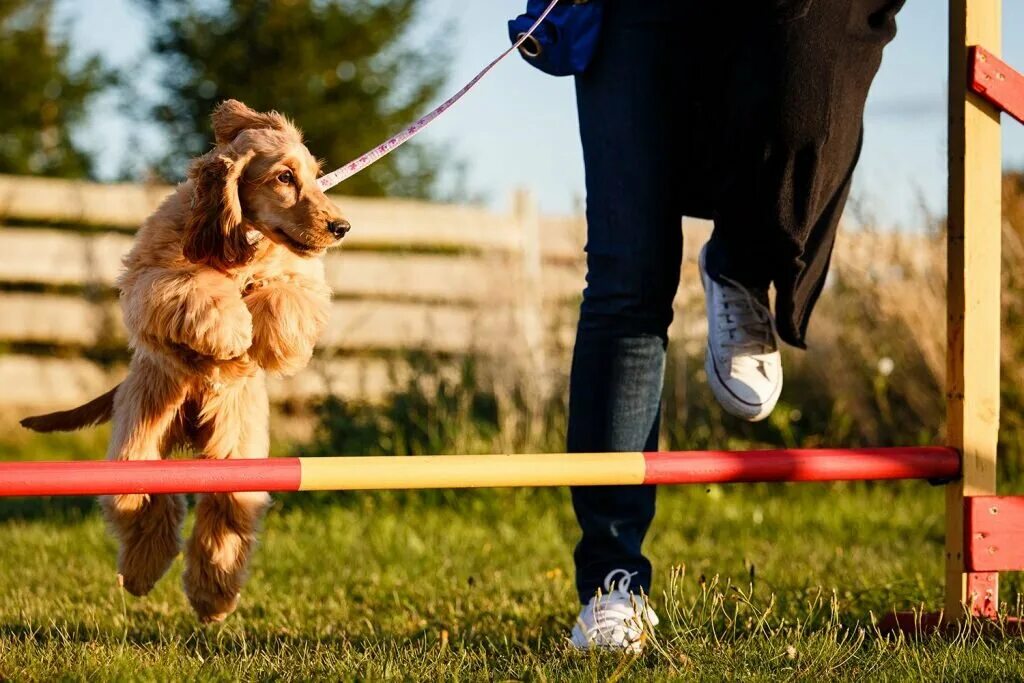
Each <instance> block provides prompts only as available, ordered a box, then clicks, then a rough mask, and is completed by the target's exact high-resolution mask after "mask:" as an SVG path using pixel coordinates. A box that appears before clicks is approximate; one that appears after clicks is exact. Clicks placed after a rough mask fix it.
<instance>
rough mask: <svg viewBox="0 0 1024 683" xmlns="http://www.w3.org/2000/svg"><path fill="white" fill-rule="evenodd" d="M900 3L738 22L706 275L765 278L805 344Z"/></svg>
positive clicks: (781, 13) (807, 4)
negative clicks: (739, 34)
mask: <svg viewBox="0 0 1024 683" xmlns="http://www.w3.org/2000/svg"><path fill="white" fill-rule="evenodd" d="M903 2H904V0H784V1H781V2H773V3H765V5H764V6H765V7H766V8H770V9H765V10H764V14H763V15H761V16H758V17H756V21H751V22H748V23H746V24H745V25H744V26H743V28H742V33H743V35H744V36H745V39H744V40H742V41H740V42H739V43H737V48H736V49H737V51H738V54H737V55H736V59H735V67H734V68H733V69H732V72H731V74H730V75H729V78H727V79H726V81H725V83H724V84H723V88H724V93H723V96H724V99H725V101H728V102H729V103H730V106H729V107H728V110H727V112H726V114H725V122H724V123H725V126H724V129H723V130H725V131H728V133H727V134H725V135H722V136H721V137H720V139H721V142H722V146H723V153H722V154H720V155H718V158H717V159H718V164H717V168H716V177H717V178H718V180H719V186H718V188H717V191H716V199H715V204H716V211H715V231H714V234H713V237H712V239H711V242H710V243H709V245H708V251H707V270H708V273H709V274H710V275H711V276H712V277H714V278H716V279H720V278H722V277H723V276H724V277H726V278H729V279H732V280H735V281H738V282H741V283H743V284H744V285H747V286H750V287H764V286H766V285H767V283H768V282H769V281H772V282H774V284H775V288H776V292H777V297H776V310H775V314H776V323H777V326H778V332H779V335H780V336H781V337H782V339H784V340H785V341H787V342H788V343H790V344H793V345H795V346H799V347H803V346H804V340H805V336H806V331H807V323H808V320H809V318H810V315H811V311H812V309H813V307H814V303H815V301H816V300H817V297H818V295H819V294H820V292H821V288H822V285H823V284H824V280H825V275H826V274H827V271H828V265H829V259H830V257H831V253H832V245H833V243H834V239H835V233H836V227H837V225H838V223H839V218H840V216H841V215H842V211H843V207H844V206H845V203H846V197H847V195H848V193H849V189H850V180H851V177H852V174H853V169H854V166H855V165H856V162H857V157H858V154H859V152H860V145H861V129H862V121H863V114H864V103H865V100H866V98H867V94H868V89H869V88H870V85H871V81H872V79H873V78H874V75H875V73H876V72H877V70H878V66H879V64H880V63H881V58H882V50H883V48H884V47H885V45H886V44H888V42H889V41H890V40H892V38H893V37H894V35H895V33H896V23H895V16H896V13H897V12H898V11H899V9H900V8H901V7H902V5H903Z"/></svg>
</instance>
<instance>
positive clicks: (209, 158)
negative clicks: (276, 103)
mask: <svg viewBox="0 0 1024 683" xmlns="http://www.w3.org/2000/svg"><path fill="white" fill-rule="evenodd" d="M212 119H213V131H214V136H215V140H216V143H217V146H216V147H215V148H214V149H213V150H212V151H210V152H209V153H208V154H205V155H204V156H201V157H199V158H198V159H196V160H195V161H193V162H192V166H191V168H190V169H189V178H190V179H191V181H192V188H193V189H192V191H193V196H192V207H191V213H190V215H189V219H188V221H187V222H186V225H185V235H184V254H185V257H186V258H188V259H189V260H190V261H193V262H196V263H207V264H209V265H211V266H214V267H216V268H220V269H221V270H228V269H230V268H233V267H237V266H240V265H244V264H245V263H247V262H248V261H249V260H250V259H251V258H252V256H253V254H254V252H255V249H256V245H255V243H256V242H258V241H259V236H260V235H259V234H257V233H253V232H252V231H253V230H256V231H258V232H259V233H262V235H263V236H265V237H266V238H268V239H270V240H272V241H273V242H276V243H277V244H280V245H282V246H284V247H286V248H287V249H289V250H290V251H292V252H294V253H295V254H298V255H299V256H317V255H319V254H322V253H323V251H324V250H325V249H327V247H330V246H331V245H333V244H335V243H337V242H338V240H340V239H341V238H342V237H343V236H344V235H345V233H346V232H348V229H349V224H348V221H346V220H345V219H344V218H343V217H342V216H341V214H340V213H339V211H338V209H337V207H336V206H335V205H334V203H333V202H332V201H331V200H330V199H328V198H327V196H326V195H325V194H324V193H323V191H322V190H321V189H320V187H319V185H317V182H316V178H317V174H318V173H319V170H320V166H319V164H318V163H317V161H316V159H314V158H313V155H312V154H310V153H309V150H308V149H306V146H305V145H304V144H303V143H302V134H301V133H300V132H299V130H298V129H297V128H296V127H295V126H294V125H293V124H292V123H291V121H289V120H288V119H287V118H285V117H284V116H282V115H281V114H278V113H277V112H273V111H272V112H269V113H260V112H256V111H253V110H252V109H250V108H249V107H247V106H245V105H244V104H242V103H241V102H239V101H238V100H227V101H225V102H222V103H221V104H220V105H218V106H217V108H216V109H215V110H214V112H213V116H212ZM254 237H255V238H256V239H254Z"/></svg>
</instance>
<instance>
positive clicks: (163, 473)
mask: <svg viewBox="0 0 1024 683" xmlns="http://www.w3.org/2000/svg"><path fill="white" fill-rule="evenodd" d="M958 476H960V457H959V455H958V453H957V452H956V451H955V450H953V449H950V448H942V447H912V448H859V449H776V450H755V451H677V452H654V453H639V452H637V453H552V454H523V455H442V456H414V457H394V456H377V457H336V458H271V459H266V460H262V459H261V460H145V461H125V462H107V461H85V462H82V461H72V462H6V463H0V496H86V495H88V496H94V495H113V494H130V493H153V494H158V493H225V492H231V491H313V490H330V491H343V490H370V489H416V488H481V487H502V486H573V485H597V486H600V485H605V486H609V485H616V484H713V483H738V482H786V481H793V482H796V481H804V482H811V481H818V482H824V481H858V480H890V479H929V480H934V481H951V480H954V479H956V478H957V477H958Z"/></svg>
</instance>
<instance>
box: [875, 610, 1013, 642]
mask: <svg viewBox="0 0 1024 683" xmlns="http://www.w3.org/2000/svg"><path fill="white" fill-rule="evenodd" d="M971 624H972V626H974V627H975V628H977V629H979V630H980V631H981V632H983V633H985V634H997V633H1005V634H1009V635H1014V636H1020V635H1024V619H1020V618H1017V617H1005V618H1001V619H997V618H992V617H975V618H974V619H972V621H971ZM959 627H960V624H959V623H958V622H956V621H950V620H948V619H946V618H945V614H943V613H942V612H890V613H888V614H886V615H885V616H884V617H883V618H882V619H881V620H880V621H879V622H878V630H879V631H880V632H881V633H882V635H887V636H888V635H896V634H898V633H902V634H904V635H908V636H914V637H922V636H933V635H936V634H941V633H949V632H952V631H955V630H956V629H957V628H959Z"/></svg>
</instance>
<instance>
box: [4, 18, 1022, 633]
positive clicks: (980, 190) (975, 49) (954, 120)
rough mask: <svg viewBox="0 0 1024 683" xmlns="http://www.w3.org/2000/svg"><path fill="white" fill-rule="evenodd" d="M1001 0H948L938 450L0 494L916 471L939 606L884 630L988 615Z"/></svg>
mask: <svg viewBox="0 0 1024 683" xmlns="http://www.w3.org/2000/svg"><path fill="white" fill-rule="evenodd" d="M1001 3H1002V0H950V20H949V48H950V49H949V129H948V132H949V145H948V153H949V156H948V161H949V184H948V189H949V193H948V201H949V207H948V214H947V215H948V227H947V275H948V284H947V294H946V295H947V330H946V332H947V379H946V382H947V388H946V390H947V393H946V399H947V400H946V403H947V437H946V447H918V448H868V449H831V450H829V449H819V450H764V451H745V452H744V451H733V452H730V451H692V452H667V453H590V454H582V453H581V454H567V453H561V454H536V455H491V456H469V455H464V456H417V457H410V458H396V457H386V458H381V457H365V458H364V457H352V458H280V459H271V460H229V461H142V462H139V461H135V462H34V463H0V496H43V495H105V494H119V493H154V494H157V493H189V492H196V493H199V492H229V491H313V490H364V489H405V488H472V487H489V486H493V487H497V486H566V485H621V484H695V483H707V484H710V483H733V482H782V481H808V482H811V481H818V482H825V481H843V480H892V479H924V480H929V481H931V482H933V483H943V482H948V483H946V557H945V564H946V572H945V573H946V586H945V604H944V609H943V611H942V612H939V613H935V614H930V615H924V616H923V618H922V616H921V615H912V614H895V615H891V616H892V618H891V619H890V620H889V622H888V624H887V627H888V628H893V629H905V630H913V631H918V630H921V629H928V628H932V627H937V626H938V625H940V624H941V623H943V622H947V623H948V622H952V621H956V620H959V619H961V618H963V617H964V616H966V615H972V616H975V617H982V618H993V617H996V616H997V611H998V608H999V592H998V573H997V572H999V571H1015V570H1022V569H1024V543H1021V540H1022V538H1024V497H999V496H996V495H995V493H996V447H997V440H998V431H999V357H1000V285H1001V283H1000V255H1001V249H1000V238H1001V227H1002V226H1001V223H1002V213H1001V206H1000V202H1001V192H1000V181H1001V170H1002V164H1001V150H1000V120H999V117H1000V113H1001V112H1004V111H1005V112H1007V113H1009V114H1010V115H1011V116H1013V117H1014V118H1016V119H1017V120H1019V121H1022V122H1024V76H1022V75H1021V74H1019V73H1017V72H1015V71H1014V70H1013V69H1012V68H1010V67H1009V65H1007V64H1005V63H1003V62H1002V61H1001V60H1000V59H999V57H998V55H999V52H1000V50H999V47H1000V43H1001V28H1000V21H1001ZM885 627H886V626H883V628H885Z"/></svg>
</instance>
